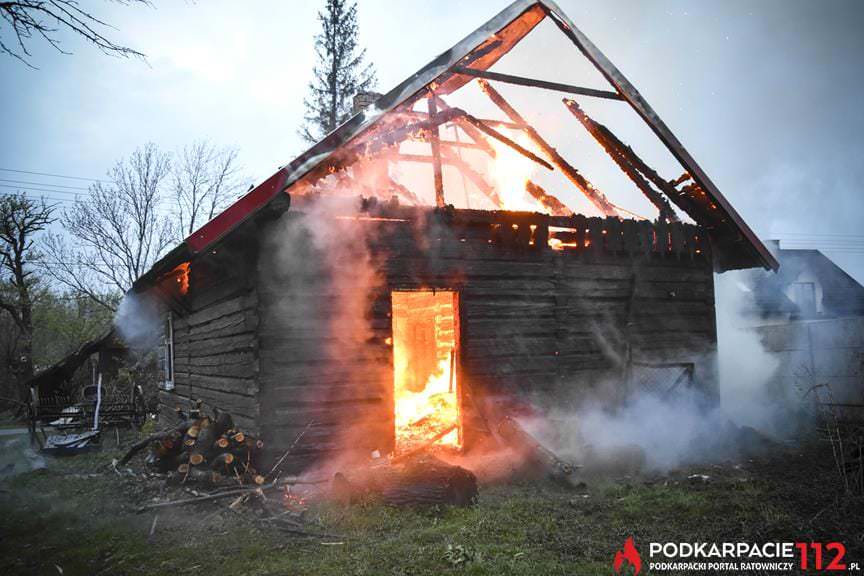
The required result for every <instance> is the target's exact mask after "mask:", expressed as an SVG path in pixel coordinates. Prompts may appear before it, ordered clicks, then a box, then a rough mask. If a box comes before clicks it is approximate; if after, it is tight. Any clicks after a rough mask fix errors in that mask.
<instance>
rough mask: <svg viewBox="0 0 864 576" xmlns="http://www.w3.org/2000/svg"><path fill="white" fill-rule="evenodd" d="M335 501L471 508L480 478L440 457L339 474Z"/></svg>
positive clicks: (334, 479) (336, 477) (335, 486)
mask: <svg viewBox="0 0 864 576" xmlns="http://www.w3.org/2000/svg"><path fill="white" fill-rule="evenodd" d="M331 494H332V495H333V497H334V499H336V500H337V501H339V502H342V503H344V504H352V503H357V502H361V501H363V500H365V499H372V500H377V501H380V502H382V503H384V504H386V505H389V506H420V507H424V506H446V505H451V506H470V505H472V504H474V503H476V501H477V495H478V489H477V477H476V476H474V474H473V473H472V472H470V471H469V470H466V469H465V468H462V467H460V466H452V465H450V464H447V463H445V462H442V461H440V460H438V459H437V458H423V459H415V460H412V461H410V462H406V463H404V464H396V465H386V466H377V467H373V468H367V469H363V470H356V471H351V472H340V473H336V474H335V475H334V477H333V482H332V484H331Z"/></svg>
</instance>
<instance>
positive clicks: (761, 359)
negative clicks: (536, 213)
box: [526, 272, 786, 472]
mask: <svg viewBox="0 0 864 576" xmlns="http://www.w3.org/2000/svg"><path fill="white" fill-rule="evenodd" d="M716 280H717V282H716V306H717V328H718V352H717V354H716V358H715V357H709V358H705V359H703V361H705V362H708V363H711V362H714V361H715V360H716V361H717V364H718V369H719V370H718V371H719V378H718V382H717V390H716V392H717V394H716V395H715V394H712V392H711V390H710V388H711V386H710V385H709V386H708V388H709V389H708V390H707V393H706V392H703V390H704V388H705V387H704V386H700V385H704V384H705V382H700V381H699V374H698V373H697V376H696V381H694V382H693V386H692V387H691V388H685V387H679V388H677V389H676V390H675V392H674V393H672V394H670V395H668V396H667V397H663V396H662V395H659V394H656V393H653V392H649V391H634V393H633V394H632V395H631V396H629V397H628V398H626V399H625V400H624V401H623V402H619V401H618V399H615V400H614V401H611V402H610V401H608V399H607V401H604V400H603V399H594V400H589V401H588V402H586V403H584V404H583V405H582V406H581V407H580V408H578V409H577V410H576V411H575V412H572V411H569V412H559V413H555V412H552V413H550V414H549V415H548V418H541V419H538V420H536V421H531V422H526V424H528V425H529V426H530V427H531V428H532V429H533V430H534V431H535V432H537V434H538V435H540V436H541V437H543V438H545V439H546V440H548V441H549V442H550V445H552V446H554V447H555V448H556V449H557V450H559V451H561V453H563V454H569V455H571V456H572V457H573V458H574V459H575V460H577V461H582V462H584V463H585V464H586V466H587V468H589V470H590V469H591V468H597V469H601V470H603V469H606V468H612V469H613V470H612V471H613V472H621V471H622V470H621V467H622V466H623V468H628V467H629V466H630V465H632V464H633V460H634V459H635V460H638V459H640V458H641V456H639V455H638V454H637V453H638V452H639V449H641V452H642V453H644V460H645V467H646V468H647V469H648V470H655V471H668V470H670V469H673V468H676V467H678V466H682V465H686V464H691V463H698V462H705V461H710V460H719V459H724V458H728V457H734V456H735V455H736V454H737V453H738V452H737V450H738V448H739V446H738V444H739V443H740V442H741V440H742V428H741V427H742V426H749V427H752V428H755V429H756V430H758V431H759V432H762V433H766V434H771V433H774V432H776V429H775V423H776V422H777V421H778V418H779V417H780V416H781V415H783V414H785V413H786V412H784V409H785V408H786V406H785V405H784V404H783V403H778V402H774V401H773V398H772V396H771V395H769V393H768V386H769V383H770V381H771V378H772V376H773V374H774V372H775V370H776V368H777V366H778V361H777V360H776V359H775V358H774V357H773V356H772V355H771V354H769V353H768V352H767V351H766V350H765V349H764V347H763V346H762V343H761V341H760V339H759V336H758V335H757V334H756V333H754V332H752V331H750V330H748V329H747V328H746V327H745V325H746V322H745V319H744V318H743V317H742V309H743V304H744V301H743V298H745V297H746V294H747V291H746V290H741V289H740V286H741V285H742V283H743V285H746V276H744V275H743V274H739V273H734V272H728V273H726V274H724V275H722V276H718V277H717V278H716ZM600 328H602V327H600ZM601 331H602V330H601ZM604 338H605V337H604ZM606 384H608V386H603V385H602V383H594V387H595V388H599V389H606V390H611V389H615V388H616V387H620V382H619V381H617V380H616V381H615V382H608V383H606ZM670 384H671V382H670ZM577 387H578V386H577ZM718 396H719V402H717V397H718ZM744 436H747V434H746V433H745V434H744ZM637 447H638V448H637Z"/></svg>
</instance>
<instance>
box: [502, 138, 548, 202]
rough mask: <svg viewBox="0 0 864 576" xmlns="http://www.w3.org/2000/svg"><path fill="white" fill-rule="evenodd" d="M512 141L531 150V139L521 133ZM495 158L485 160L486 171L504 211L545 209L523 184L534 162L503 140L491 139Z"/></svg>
mask: <svg viewBox="0 0 864 576" xmlns="http://www.w3.org/2000/svg"><path fill="white" fill-rule="evenodd" d="M514 140H515V142H516V143H517V144H519V145H520V146H522V147H523V148H526V149H528V150H531V148H532V144H531V140H530V139H529V138H528V137H527V136H525V135H524V134H521V135H519V136H518V137H516V138H514ZM491 143H492V146H493V148H495V158H490V159H489V174H490V175H491V176H492V179H493V180H494V183H495V189H496V190H497V191H498V195H499V196H500V197H501V202H502V204H503V205H502V206H501V208H503V209H504V210H524V211H528V212H544V213H545V212H548V211H547V210H546V208H545V207H544V206H543V205H542V204H541V203H540V202H538V201H537V200H536V199H535V198H534V197H532V196H531V195H530V194H528V192H527V191H526V190H525V183H526V182H528V180H530V179H531V176H533V175H534V173H535V172H536V171H537V164H535V163H534V161H533V160H530V159H529V158H526V157H525V156H523V155H522V154H520V153H519V152H517V151H516V150H514V149H513V148H510V147H509V146H507V145H506V144H504V143H503V142H500V141H498V140H491Z"/></svg>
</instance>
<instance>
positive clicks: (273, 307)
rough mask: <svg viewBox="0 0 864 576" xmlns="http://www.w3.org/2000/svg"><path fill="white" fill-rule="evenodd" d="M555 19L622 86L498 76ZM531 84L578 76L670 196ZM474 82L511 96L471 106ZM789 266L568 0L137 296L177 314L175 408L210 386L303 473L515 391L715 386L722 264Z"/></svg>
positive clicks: (343, 130) (527, 10)
mask: <svg viewBox="0 0 864 576" xmlns="http://www.w3.org/2000/svg"><path fill="white" fill-rule="evenodd" d="M538 26H547V27H551V28H550V29H552V30H554V32H555V33H556V34H559V33H560V34H563V37H564V38H566V39H569V41H570V42H572V44H574V45H575V47H576V48H577V49H578V51H576V50H574V57H575V58H582V59H584V60H585V61H586V62H588V63H589V64H590V65H591V66H593V68H595V69H596V70H597V71H599V73H600V75H602V78H603V79H605V82H606V83H607V84H608V85H607V86H604V87H602V88H585V87H580V86H575V85H570V84H563V83H560V82H557V81H555V82H553V81H547V80H540V79H533V78H527V77H524V76H515V75H512V74H505V73H501V72H496V71H493V70H492V67H493V65H495V64H496V62H498V61H499V59H501V58H502V57H504V56H505V55H506V54H508V52H510V51H511V49H513V48H514V47H515V46H516V45H517V44H518V43H519V42H520V41H522V40H523V38H525V37H527V36H528V35H529V33H531V32H532V30H534V29H535V28H537V27H538ZM556 57H557V56H556ZM559 58H560V57H559ZM558 65H559V66H560V67H562V68H567V67H568V62H567V61H566V60H560V59H559V62H558ZM556 80H557V79H556ZM511 86H516V87H518V88H511ZM508 89H509V90H514V91H517V90H525V91H528V92H529V93H531V94H533V93H540V92H542V93H544V94H554V93H556V92H557V93H559V94H563V95H564V96H565V97H564V98H563V100H557V105H558V108H557V110H556V112H558V113H560V119H559V128H560V130H562V131H566V132H567V133H568V134H569V133H576V132H578V133H580V134H581V135H583V136H584V137H585V139H586V140H587V141H588V142H589V143H590V144H591V145H595V146H599V148H598V150H600V151H601V154H602V155H604V156H608V158H606V160H608V161H609V162H611V163H612V165H613V166H614V167H616V170H617V169H620V171H621V173H623V175H624V176H626V180H624V182H625V183H626V184H627V185H628V186H629V187H630V192H631V193H632V194H633V196H635V197H638V198H643V200H642V202H643V203H645V204H644V205H645V206H649V207H650V208H651V210H653V212H654V213H653V214H650V215H648V216H638V215H637V214H636V213H635V209H633V208H629V209H625V208H623V207H621V206H619V205H618V204H620V203H621V202H620V201H617V200H616V202H613V201H612V200H610V197H611V195H610V196H607V195H606V193H604V191H601V187H600V186H599V185H596V184H594V183H592V181H591V178H592V168H593V166H592V165H578V164H579V157H574V156H573V155H571V154H569V153H568V150H566V149H563V148H561V149H558V148H556V147H555V146H553V144H552V140H551V138H552V136H551V135H548V134H545V133H544V130H543V129H541V128H540V127H539V124H538V125H535V124H534V123H532V121H531V120H530V118H531V113H532V111H531V110H527V109H521V108H522V106H521V105H518V106H517V104H514V102H515V99H511V98H510V97H508V96H505V93H506V90H508ZM472 90H473V91H474V96H475V100H482V101H483V102H484V103H485V105H487V106H488V109H490V110H493V111H494V113H491V114H484V113H482V112H479V111H472V109H470V107H469V105H467V104H466V105H464V106H462V105H459V102H458V100H459V98H460V94H462V93H463V92H468V91H472ZM595 103H602V105H603V106H605V107H606V108H604V110H610V109H611V108H609V107H613V108H614V107H618V108H614V109H615V110H616V111H615V112H613V114H612V117H614V118H617V117H619V116H621V117H625V116H629V117H632V119H635V118H636V117H641V119H642V120H643V121H644V123H645V124H647V126H648V127H649V128H650V130H651V131H653V134H654V136H656V139H659V141H660V142H661V143H662V144H663V145H665V148H666V149H667V150H668V152H671V155H672V157H674V159H675V160H677V162H678V163H680V166H681V167H682V168H683V171H684V172H683V174H681V175H680V176H679V173H677V172H676V173H673V174H666V175H663V176H661V175H660V174H658V171H657V170H655V169H654V168H652V167H651V166H649V164H648V163H647V162H646V161H645V160H644V159H643V157H642V156H640V155H639V154H638V153H637V151H636V150H634V149H633V148H631V147H630V146H628V145H627V144H625V143H624V142H623V141H622V140H621V139H620V138H619V137H617V136H616V135H615V134H614V133H613V131H612V130H611V129H610V128H609V127H607V126H606V125H604V124H602V123H600V122H599V121H598V120H597V119H596V118H595V117H594V115H593V113H592V112H591V111H592V106H594V105H595ZM618 110H620V112H619V111H618ZM634 111H635V113H636V114H635V115H634V114H633V112H634ZM544 112H549V113H551V112H552V111H549V110H546V111H544ZM577 165H578V169H577ZM549 175H553V176H555V177H557V178H558V180H557V181H555V182H553V183H552V184H549V183H547V182H546V181H542V180H541V176H542V177H548V176H549ZM565 188H567V192H566V193H565V192H564V189H565ZM640 193H641V194H640ZM577 195H578V200H573V198H574V197H577ZM776 266H777V264H776V262H775V260H774V259H773V257H772V256H771V255H770V253H769V252H768V251H767V250H766V249H765V247H764V246H763V245H762V243H761V242H760V241H759V240H758V238H757V237H756V236H755V235H754V234H753V232H752V231H751V230H750V228H748V226H747V225H746V224H745V223H744V222H743V221H742V219H741V218H740V216H739V215H738V214H737V213H736V211H735V210H734V208H733V207H732V206H731V205H730V204H729V202H728V201H727V200H726V199H725V198H724V197H723V195H722V194H721V193H720V191H719V190H718V189H717V187H716V186H715V185H714V184H713V183H712V181H711V180H710V179H709V178H708V176H707V175H706V174H705V172H704V171H703V170H702V169H701V168H700V167H699V165H698V164H697V163H696V161H695V160H694V159H693V158H692V157H691V156H690V154H689V153H688V152H687V151H686V150H685V149H684V147H683V146H682V145H681V143H680V142H679V141H678V140H677V139H676V138H675V136H674V135H673V134H672V133H671V132H670V130H669V129H668V128H667V127H666V125H665V124H664V123H663V122H662V121H661V120H660V118H659V117H658V116H657V114H656V113H655V112H654V111H653V110H652V108H651V107H650V106H649V105H648V103H647V102H646V101H645V100H644V99H643V98H642V96H641V95H640V94H639V93H638V92H637V91H636V89H635V88H634V87H633V86H632V85H631V84H630V83H629V82H628V81H627V79H626V78H624V76H623V75H622V74H621V73H620V72H619V71H618V69H617V68H615V66H613V65H612V63H611V62H609V60H607V59H606V57H605V56H603V54H602V53H601V52H600V51H599V50H598V49H597V48H596V47H595V46H594V45H593V44H592V43H591V42H590V41H589V40H588V38H586V37H585V35H584V34H583V33H582V32H581V31H580V30H579V29H578V28H577V27H576V26H575V24H574V23H573V22H572V21H571V20H570V19H569V18H568V17H567V16H566V15H565V14H564V13H563V12H562V11H561V10H560V9H559V8H558V7H557V6H556V5H555V3H554V2H551V1H547V0H540V1H534V0H517V1H516V2H514V3H513V4H511V5H510V6H509V7H507V8H506V9H505V10H503V11H502V12H501V13H500V14H498V15H497V16H495V17H494V18H492V19H491V20H489V21H488V22H487V23H486V24H484V25H483V26H482V27H481V28H479V29H477V30H476V31H474V32H472V33H471V34H470V35H468V36H467V37H466V38H465V39H464V40H462V41H461V42H459V43H458V44H457V45H456V46H454V47H453V48H451V49H450V50H448V51H446V52H445V53H443V54H441V55H440V56H438V57H437V58H435V59H434V60H433V61H432V62H430V63H429V64H428V65H426V66H425V67H424V68H422V69H421V70H420V71H419V72H417V73H416V74H414V75H413V76H411V77H410V78H408V79H407V80H406V81H404V82H403V83H402V84H400V85H398V86H397V87H396V88H394V89H393V90H391V91H390V92H388V93H386V94H384V95H382V96H380V97H378V98H377V100H375V102H374V105H372V106H370V107H367V108H365V109H362V110H359V111H358V112H357V113H356V114H355V115H354V116H353V117H352V118H350V119H349V120H348V121H346V122H345V123H344V124H343V125H342V126H340V127H339V128H338V129H336V130H335V131H334V132H332V133H331V134H329V135H327V136H326V137H325V138H323V139H322V140H321V141H320V142H318V143H317V144H315V145H314V146H313V147H312V148H310V149H309V150H308V151H306V152H305V153H303V154H301V155H300V156H298V157H297V158H296V159H295V160H293V161H292V162H291V163H290V164H288V165H287V166H285V167H283V168H281V169H279V170H278V171H277V172H276V173H275V174H273V175H272V176H271V177H270V178H269V179H268V180H266V181H265V182H264V183H262V184H261V185H259V186H258V187H256V188H254V189H253V190H251V191H250V192H249V193H248V194H247V195H245V196H244V197H243V198H241V199H240V200H238V201H237V202H236V203H235V204H234V205H232V206H231V207H229V208H228V209H227V210H225V211H224V212H223V213H221V214H220V215H218V216H217V217H216V218H214V219H213V220H212V221H210V222H209V223H207V224H206V225H205V226H203V227H202V228H201V229H200V230H198V231H197V232H195V233H194V234H192V235H191V236H189V237H188V238H187V239H186V241H185V242H183V243H182V244H181V245H179V246H177V247H176V248H175V249H174V250H172V251H171V252H170V253H169V254H168V255H167V256H165V257H164V258H163V259H162V260H161V261H160V262H158V263H157V264H156V265H155V266H154V267H153V269H152V270H150V271H149V272H148V273H147V274H146V275H145V276H143V277H142V278H141V279H140V280H139V281H138V282H137V283H136V285H135V287H134V289H133V291H134V292H135V293H136V294H137V295H138V296H139V297H142V298H151V299H152V300H153V301H157V302H158V303H159V305H160V306H161V307H162V309H163V310H164V314H165V316H164V317H165V330H166V332H165V377H164V383H163V386H162V388H163V389H162V391H161V392H160V402H161V405H162V409H163V413H164V414H165V415H166V416H170V414H171V413H172V412H173V410H174V409H175V407H176V406H178V405H183V404H185V403H188V402H190V401H194V400H197V399H200V400H203V402H204V403H205V405H207V406H211V407H214V408H219V409H221V410H226V411H229V412H230V413H231V414H232V415H234V418H235V421H236V422H237V423H238V424H239V425H240V426H242V427H243V428H245V429H248V430H251V431H254V432H256V433H260V435H261V438H262V439H263V440H264V442H265V446H266V447H267V448H266V449H269V450H270V451H271V454H272V455H277V454H281V453H282V452H283V451H284V450H285V449H286V448H287V447H288V446H290V445H292V443H295V442H296V445H295V446H294V448H293V449H292V450H291V458H292V463H293V464H294V465H295V466H296V467H300V466H303V465H305V464H307V463H308V462H309V461H311V460H314V459H316V458H320V457H322V456H330V455H333V454H337V453H340V452H343V451H360V452H362V453H364V454H367V455H368V454H370V453H372V452H374V451H378V452H379V453H381V454H385V453H391V452H396V453H400V452H408V451H411V450H414V449H416V448H418V447H422V446H426V445H429V444H432V443H434V444H440V445H443V446H449V447H452V448H454V449H470V447H471V446H472V444H473V443H474V442H477V441H478V439H480V438H482V437H483V436H484V435H487V434H489V433H490V431H491V430H490V428H491V426H490V424H489V421H488V419H489V412H490V411H492V410H496V408H494V407H495V406H500V405H501V404H502V403H501V402H500V401H502V400H503V401H505V402H504V403H505V404H506V403H507V402H511V403H512V404H514V405H518V404H520V403H524V404H528V403H530V404H532V405H533V406H536V407H543V406H547V407H548V406H555V405H560V404H562V403H565V402H578V401H579V399H580V398H585V397H590V396H591V395H592V394H594V393H597V392H598V389H599V388H601V387H602V388H604V391H605V392H606V393H607V394H608V393H609V392H611V393H612V394H613V395H618V396H620V397H622V398H623V397H625V396H626V395H627V393H628V392H629V391H631V390H632V389H634V388H639V387H643V388H644V387H647V388H653V389H654V391H655V392H657V393H661V394H674V393H676V390H677V389H678V388H683V387H684V386H687V385H690V384H691V383H695V384H692V385H698V386H701V387H702V388H703V389H704V391H705V392H706V394H707V396H709V397H710V396H711V395H712V394H713V393H714V391H713V386H714V369H713V363H712V354H713V352H714V350H715V348H716V331H715V313H714V293H713V274H714V273H715V272H723V271H725V270H730V269H740V268H750V267H765V268H776Z"/></svg>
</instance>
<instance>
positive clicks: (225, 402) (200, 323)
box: [159, 254, 260, 432]
mask: <svg viewBox="0 0 864 576" xmlns="http://www.w3.org/2000/svg"><path fill="white" fill-rule="evenodd" d="M233 258H235V260H233V261H230V262H229V261H228V259H227V258H226V259H220V260H219V261H212V260H211V261H204V262H201V263H200V264H196V263H193V264H192V267H191V273H190V278H189V291H188V294H187V295H186V296H185V297H184V298H182V299H181V300H180V304H179V305H178V306H176V307H175V309H174V311H173V312H172V314H173V326H174V390H172V391H170V392H169V391H164V390H163V391H160V393H159V402H160V405H161V406H160V412H161V414H162V415H163V416H164V417H165V418H166V419H168V420H170V419H171V416H172V413H173V411H174V408H175V407H177V406H179V407H181V408H183V409H184V410H185V409H188V407H189V406H190V404H191V402H192V401H195V400H202V401H203V404H204V407H205V409H207V410H208V411H212V410H213V409H214V408H218V409H220V410H224V411H228V412H230V413H231V415H232V416H233V417H234V422H235V423H236V424H237V425H238V426H239V427H241V428H242V429H243V430H246V431H249V432H258V431H259V416H260V409H259V402H258V364H259V361H258V335H257V331H258V324H259V320H258V291H257V289H256V287H255V283H254V274H249V273H248V272H249V270H250V269H252V270H254V266H253V265H249V264H248V259H249V257H248V255H246V256H245V258H244V255H243V254H234V255H233Z"/></svg>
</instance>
